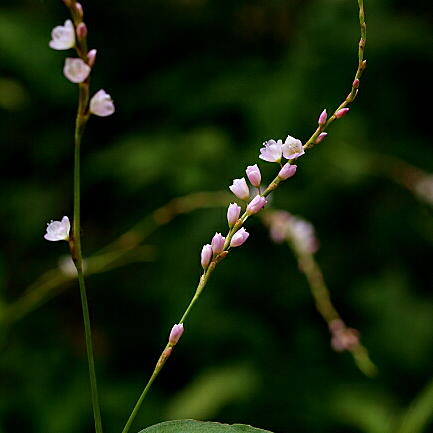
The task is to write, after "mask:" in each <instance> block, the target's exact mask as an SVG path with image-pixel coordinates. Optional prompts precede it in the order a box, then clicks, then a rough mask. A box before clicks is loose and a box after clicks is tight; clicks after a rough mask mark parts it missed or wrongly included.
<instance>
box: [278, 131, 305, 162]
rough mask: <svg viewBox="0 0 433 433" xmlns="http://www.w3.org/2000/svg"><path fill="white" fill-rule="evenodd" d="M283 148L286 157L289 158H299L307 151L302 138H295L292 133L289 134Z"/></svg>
mask: <svg viewBox="0 0 433 433" xmlns="http://www.w3.org/2000/svg"><path fill="white" fill-rule="evenodd" d="M282 148H283V155H284V158H286V159H289V160H290V159H295V158H298V157H300V156H302V155H303V154H304V153H305V151H304V146H302V143H301V140H298V139H296V138H293V137H292V136H290V135H288V136H287V138H286V141H285V142H284V144H283V146H282Z"/></svg>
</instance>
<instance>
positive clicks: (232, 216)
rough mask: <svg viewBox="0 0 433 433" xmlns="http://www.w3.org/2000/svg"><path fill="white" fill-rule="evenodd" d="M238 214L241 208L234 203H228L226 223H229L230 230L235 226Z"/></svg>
mask: <svg viewBox="0 0 433 433" xmlns="http://www.w3.org/2000/svg"><path fill="white" fill-rule="evenodd" d="M240 213H241V207H240V206H239V205H238V204H236V203H230V205H229V207H228V208H227V222H228V223H229V227H230V228H232V227H233V226H234V225H235V224H236V221H237V220H238V219H239V215H240Z"/></svg>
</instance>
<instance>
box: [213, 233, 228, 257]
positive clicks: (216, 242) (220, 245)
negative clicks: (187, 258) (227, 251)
mask: <svg viewBox="0 0 433 433" xmlns="http://www.w3.org/2000/svg"><path fill="white" fill-rule="evenodd" d="M225 241H226V238H225V237H224V236H223V235H222V234H221V233H215V235H214V237H213V238H212V241H211V246H212V252H213V253H214V254H220V253H222V252H223V250H224V242H225Z"/></svg>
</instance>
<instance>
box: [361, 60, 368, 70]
mask: <svg viewBox="0 0 433 433" xmlns="http://www.w3.org/2000/svg"><path fill="white" fill-rule="evenodd" d="M366 67H367V60H363V61H362V62H361V70H364V69H365V68H366Z"/></svg>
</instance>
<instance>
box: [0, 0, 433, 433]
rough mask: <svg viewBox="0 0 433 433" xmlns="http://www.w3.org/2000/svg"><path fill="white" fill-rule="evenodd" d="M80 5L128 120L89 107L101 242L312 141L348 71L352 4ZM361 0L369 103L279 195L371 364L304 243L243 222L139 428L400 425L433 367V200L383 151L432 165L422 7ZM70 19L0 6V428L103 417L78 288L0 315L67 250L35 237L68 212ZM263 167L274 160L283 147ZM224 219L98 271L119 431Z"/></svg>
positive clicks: (189, 220) (312, 431)
mask: <svg viewBox="0 0 433 433" xmlns="http://www.w3.org/2000/svg"><path fill="white" fill-rule="evenodd" d="M83 3H84V9H85V21H86V23H87V24H88V27H89V44H90V47H91V48H93V47H96V48H97V49H98V57H97V62H96V66H95V69H94V73H93V79H92V86H93V89H94V90H95V91H96V90H98V89H99V88H104V89H105V90H106V91H107V92H109V93H110V94H111V95H112V96H113V99H114V101H115V104H116V113H115V115H114V116H112V117H110V118H107V119H102V118H96V117H95V118H92V119H91V121H90V123H89V125H88V129H87V131H86V135H85V139H84V145H83V155H82V163H83V176H82V183H83V196H82V223H83V244H84V252H85V254H87V255H89V254H91V253H92V252H94V251H96V250H97V249H99V248H101V247H102V246H104V245H105V244H106V243H108V242H109V241H110V240H113V239H114V238H115V237H116V236H118V235H120V234H121V233H122V232H124V231H125V230H127V229H128V228H129V227H130V226H131V225H133V224H134V223H135V222H136V221H138V220H139V219H140V218H142V217H143V216H145V215H146V214H148V213H150V212H151V211H152V210H154V209H155V208H156V207H158V206H160V205H162V204H164V203H166V202H167V201H168V200H170V199H173V198H175V197H178V196H181V195H185V194H188V193H190V192H196V191H206V190H207V191H216V190H220V189H226V188H227V187H228V185H229V184H230V183H231V181H232V179H233V178H237V177H241V176H242V175H243V170H244V168H245V167H246V165H249V164H254V163H255V162H257V161H258V158H257V157H258V151H259V147H260V144H261V143H262V141H263V140H266V139H269V138H284V137H285V136H286V135H287V134H291V135H294V136H295V137H297V138H300V139H301V140H305V139H307V138H308V137H309V136H310V134H311V132H312V131H313V130H314V128H315V126H316V119H317V116H318V114H319V113H320V112H321V111H322V109H323V108H325V107H326V108H328V110H329V111H330V110H332V109H333V108H335V107H336V106H337V105H338V104H339V103H340V101H341V100H342V99H343V98H344V96H345V95H346V94H347V92H348V90H349V87H350V83H351V81H352V77H353V74H354V71H355V68H356V47H357V41H358V32H359V30H358V27H357V8H356V1H355V0H320V1H319V0H317V1H313V0H297V1H295V0H287V1H283V0H262V1H258V0H236V1H223V0H219V1H218V0H165V1H157V0H145V1H143V0H141V1H138V0H130V1H128V2H107V1H102V0H97V1H92V2H90V1H89V2H83ZM366 9H367V21H368V31H369V34H368V43H367V52H366V57H367V59H368V68H367V71H366V73H365V77H364V79H363V81H362V84H361V89H360V93H359V98H358V99H357V100H356V102H355V104H354V105H353V107H352V109H351V111H350V113H349V115H347V116H346V117H345V118H344V119H343V120H341V121H339V122H337V123H335V124H334V125H333V126H332V127H331V129H330V131H329V132H330V134H329V136H328V138H327V140H326V141H325V142H323V144H321V145H320V146H317V148H315V149H313V151H311V152H309V153H308V155H307V156H305V157H303V158H302V159H301V160H300V161H299V170H298V173H297V174H296V176H295V178H293V179H292V180H290V181H288V182H287V183H286V184H284V185H283V186H282V187H281V188H280V190H279V191H278V192H277V193H276V194H275V195H274V199H273V204H274V205H275V206H276V207H279V208H283V209H286V210H289V211H290V212H292V213H294V214H297V215H302V216H303V217H305V218H307V219H308V220H310V221H311V222H312V223H313V224H314V225H315V227H316V229H317V233H318V237H319V238H320V243H321V248H320V250H319V252H318V254H317V260H318V262H319V264H320V265H321V267H322V269H323V271H324V273H325V278H326V280H327V282H328V284H329V287H330V288H331V290H332V294H333V299H334V302H335V304H336V306H337V308H338V309H339V311H340V312H341V314H342V315H343V317H344V318H345V320H346V322H347V323H348V324H349V325H350V326H353V327H356V328H358V329H359V330H360V332H361V336H362V341H363V342H364V344H365V345H366V346H367V347H368V349H369V351H370V354H371V357H372V359H373V360H374V362H375V363H376V364H377V366H378V368H379V371H380V373H379V375H378V376H377V377H376V378H375V379H369V378H366V377H364V376H363V375H362V374H361V373H360V372H359V371H358V370H357V368H356V366H355V365H354V363H353V361H352V359H351V357H350V356H349V355H348V354H337V353H335V352H333V351H332V349H331V348H330V346H329V335H328V331H327V329H326V325H325V324H324V323H323V321H322V319H321V318H320V317H319V316H318V314H317V313H316V311H315V309H314V305H313V302H312V299H311V295H310V293H309V289H308V286H307V284H306V281H305V278H304V277H303V275H301V274H300V273H299V272H298V270H297V266H296V261H295V259H294V258H293V256H292V254H291V252H290V250H289V249H288V248H287V247H286V246H284V245H274V244H272V242H271V241H270V239H269V237H268V234H267V232H266V230H265V229H264V227H263V226H262V225H261V224H260V222H259V221H258V220H252V221H251V222H249V223H248V230H249V231H250V233H251V235H250V238H249V239H248V241H247V244H246V245H245V246H244V247H242V248H239V249H237V250H235V251H234V252H233V254H230V256H229V257H228V259H227V260H225V261H224V262H223V263H222V264H221V266H220V267H219V268H218V270H217V272H216V274H215V275H214V277H213V278H212V280H211V282H210V284H209V287H208V288H207V290H206V293H205V294H204V296H203V299H202V300H201V301H200V303H199V304H198V305H197V307H196V308H195V310H194V311H193V313H192V315H191V317H190V320H189V321H188V322H187V324H186V332H185V335H184V336H183V338H182V341H181V344H180V345H179V347H177V348H176V350H175V353H174V355H173V358H172V359H170V362H169V363H168V365H167V367H166V369H165V370H164V371H163V374H162V375H161V377H160V378H159V379H158V380H157V382H156V384H155V386H154V388H153V389H152V391H151V393H150V395H149V398H148V399H147V401H146V403H145V405H144V407H143V410H142V411H141V413H140V415H139V417H138V419H137V424H136V426H135V429H134V431H138V430H140V428H144V427H146V426H148V425H150V424H153V423H156V422H160V421H163V420H167V419H172V418H188V417H194V418H197V419H204V420H206V419H212V420H218V421H221V422H227V423H232V422H240V423H248V424H252V425H255V426H257V427H261V428H264V429H268V430H272V431H275V432H279V433H290V432H295V433H331V432H332V433H343V432H350V433H391V432H395V431H396V430H395V429H396V427H394V426H395V425H396V424H392V423H393V422H395V423H397V422H398V417H399V416H401V415H402V414H403V411H404V410H405V409H406V408H407V407H408V405H409V404H410V403H411V402H412V400H413V399H414V398H415V396H416V395H417V394H418V393H419V392H420V391H421V390H422V389H423V387H424V386H426V384H427V382H428V381H429V380H430V378H431V375H432V364H433V362H432V361H433V348H432V342H433V295H432V287H433V277H432V252H433V219H432V215H433V212H432V203H430V205H429V204H428V203H427V202H425V201H422V200H420V199H419V198H417V197H416V196H415V195H414V194H413V193H412V192H411V191H409V190H407V189H406V188H404V187H402V185H399V184H398V182H396V180H397V181H398V180H399V179H400V180H404V178H405V176H406V174H405V172H404V169H402V168H401V167H400V166H398V165H395V164H396V160H395V159H390V157H392V158H397V161H405V162H407V163H409V164H412V165H414V166H416V167H419V168H420V169H422V170H425V171H426V172H433V147H432V144H431V137H432V129H431V124H432V122H431V112H429V105H431V103H430V100H431V97H430V96H429V94H428V93H429V90H430V88H431V81H432V78H431V71H432V66H433V65H432V58H433V56H432V50H431V48H432V46H433V44H432V42H433V38H432V35H431V25H432V7H431V2H428V1H426V2H422V1H421V0H413V1H411V2H404V1H391V0H376V1H369V0H366ZM66 18H67V11H66V9H65V8H64V7H63V5H62V3H61V2H60V1H30V0H27V1H26V0H17V1H14V2H8V3H6V2H5V1H3V2H2V4H1V7H0V140H1V149H2V152H1V177H2V180H1V186H0V198H1V206H0V215H1V221H2V224H1V228H0V231H1V255H0V288H1V292H0V331H1V340H0V432H1V433H15V432H26V433H60V432H61V433H77V432H83V433H87V432H91V431H92V415H91V408H90V399H89V391H88V378H87V366H86V358H85V347H84V343H83V331H82V324H81V310H80V303H79V293H78V290H77V288H76V287H75V286H74V285H71V286H70V287H68V288H67V290H65V291H63V292H62V293H61V294H60V295H59V296H56V297H54V298H53V299H51V300H50V301H49V302H47V303H45V304H44V305H42V306H41V307H40V308H38V309H36V310H35V311H33V312H32V313H29V314H28V315H26V316H25V317H23V318H22V319H20V320H18V321H16V322H15V323H13V324H11V325H10V326H6V325H5V324H4V323H2V320H3V319H2V318H4V315H3V314H2V311H5V305H6V303H10V302H14V301H15V300H17V299H18V298H19V297H20V296H21V295H22V294H23V293H24V292H25V290H26V288H27V287H28V286H29V285H30V284H31V283H32V282H33V281H34V280H35V279H36V278H37V277H38V276H39V275H40V274H42V273H43V272H45V271H46V270H47V269H50V268H52V267H55V266H56V265H57V261H58V258H59V257H60V256H61V255H64V254H66V253H67V246H66V244H63V243H55V244H54V243H49V242H46V241H45V240H44V239H43V237H42V236H43V234H44V229H45V224H46V222H47V221H49V220H50V219H60V218H61V217H62V216H63V215H72V164H73V161H72V152H73V145H72V134H73V119H74V112H75V109H76V108H75V107H76V99H77V88H76V86H75V85H73V84H72V83H69V82H68V81H67V80H65V78H64V77H63V76H62V72H61V70H62V66H63V61H64V57H65V56H66V55H72V52H68V54H67V53H65V52H56V51H53V50H51V49H49V48H48V41H49V39H50V31H51V29H52V27H54V26H55V25H58V24H61V23H63V21H64V20H65V19H66ZM260 166H261V167H262V170H263V176H264V178H266V179H270V178H271V176H272V175H273V174H274V171H273V169H275V168H276V166H274V165H272V164H269V163H265V162H260ZM390 170H392V173H393V175H392V176H393V177H394V179H391V177H392V176H391V177H390V175H389V173H390ZM225 225H226V220H225V209H223V208H221V209H206V210H199V211H196V212H193V213H190V214H188V215H184V216H181V217H179V218H178V219H176V220H175V221H174V222H172V223H171V224H169V225H167V226H165V227H164V228H162V229H161V230H159V231H157V232H155V234H153V235H152V236H151V238H149V239H148V243H149V244H150V245H152V246H153V247H154V250H155V257H154V260H153V261H152V262H139V263H133V264H129V265H126V266H123V267H120V268H118V269H116V270H113V271H110V272H107V273H102V274H99V275H95V276H91V277H89V278H88V288H89V298H90V308H91V313H92V320H93V326H94V334H95V351H96V367H97V373H98V377H99V384H100V392H101V397H102V412H103V418H104V425H105V431H106V432H107V433H109V432H119V431H120V430H121V427H122V426H123V423H124V422H125V420H126V418H127V416H128V413H129V410H130V408H131V406H132V405H133V402H134V401H135V399H136V398H137V397H138V394H139V393H140V392H141V389H142V386H143V385H144V383H145V381H146V380H147V377H148V376H149V374H150V373H151V371H152V368H153V365H154V362H155V360H156V358H157V357H158V355H159V353H160V350H161V348H162V347H163V345H164V344H165V341H166V338H167V334H168V331H169V329H170V327H171V326H172V324H173V323H174V322H175V321H176V320H177V319H178V318H179V316H180V315H181V313H182V311H183V309H184V307H185V306H186V304H187V302H188V300H189V297H190V296H191V294H192V292H193V288H194V286H195V284H196V282H197V279H198V277H199V275H200V267H199V251H200V249H201V245H202V244H203V243H207V242H209V240H210V238H211V236H212V235H213V233H214V232H215V231H225V230H226V228H225ZM432 406H433V402H432ZM427 412H428V411H427ZM430 428H431V427H430ZM427 430H428V428H427V429H425V430H424V431H425V432H427ZM430 431H431V430H430Z"/></svg>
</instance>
